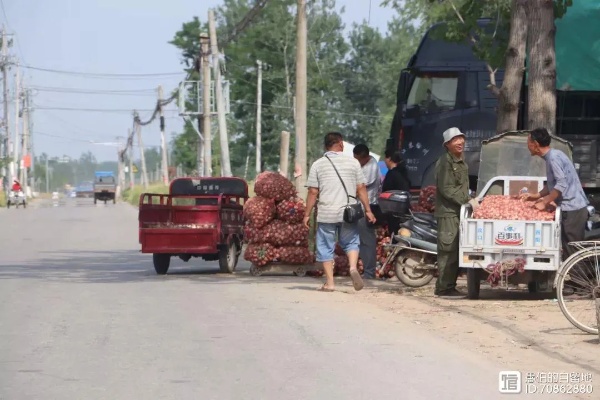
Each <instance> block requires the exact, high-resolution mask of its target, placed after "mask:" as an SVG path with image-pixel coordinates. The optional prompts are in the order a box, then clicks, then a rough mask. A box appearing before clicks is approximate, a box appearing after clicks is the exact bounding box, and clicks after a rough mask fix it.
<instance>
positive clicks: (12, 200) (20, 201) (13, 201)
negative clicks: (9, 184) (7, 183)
mask: <svg viewBox="0 0 600 400" xmlns="http://www.w3.org/2000/svg"><path fill="white" fill-rule="evenodd" d="M11 205H13V206H15V207H16V208H19V206H21V205H22V206H23V208H26V207H27V201H26V200H25V193H23V191H22V190H19V191H16V192H15V191H14V190H11V191H10V192H8V201H7V202H6V208H10V206H11Z"/></svg>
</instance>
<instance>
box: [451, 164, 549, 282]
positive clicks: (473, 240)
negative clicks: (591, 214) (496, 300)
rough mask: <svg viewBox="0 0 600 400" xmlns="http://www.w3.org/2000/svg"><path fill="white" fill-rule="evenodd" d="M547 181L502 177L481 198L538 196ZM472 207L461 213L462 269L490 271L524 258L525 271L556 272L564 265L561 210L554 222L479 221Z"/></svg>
mask: <svg viewBox="0 0 600 400" xmlns="http://www.w3.org/2000/svg"><path fill="white" fill-rule="evenodd" d="M544 180H545V178H544V177H528V176H498V177H494V178H492V179H490V180H489V181H488V182H487V183H486V185H485V187H484V188H483V190H482V191H481V193H480V195H479V198H480V199H482V198H483V197H485V196H486V195H489V194H496V195H505V196H506V195H511V196H512V195H515V194H518V193H519V192H520V191H521V190H527V191H529V192H532V193H537V192H538V191H539V190H541V189H542V187H543V185H544ZM472 214H473V209H472V207H471V205H470V204H466V205H463V206H462V208H461V213H460V245H459V264H460V267H461V268H486V267H487V266H489V265H490V264H495V263H497V262H499V261H502V260H505V259H511V258H512V259H514V258H523V259H524V260H525V262H526V264H525V269H528V270H541V271H556V270H557V269H558V266H559V265H560V261H561V257H560V256H561V240H560V218H561V216H560V209H559V208H557V209H556V210H555V212H554V219H553V220H552V221H535V220H534V221H522V220H497V219H476V218H473V217H472Z"/></svg>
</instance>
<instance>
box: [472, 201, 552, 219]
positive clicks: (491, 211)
mask: <svg viewBox="0 0 600 400" xmlns="http://www.w3.org/2000/svg"><path fill="white" fill-rule="evenodd" d="M533 205H534V202H531V201H522V200H521V199H518V198H513V197H511V196H502V195H488V196H485V197H484V198H483V201H482V202H481V204H480V205H479V207H478V208H477V210H475V212H474V213H473V218H476V219H498V220H515V221H553V220H554V210H543V211H540V210H538V209H536V208H534V207H533Z"/></svg>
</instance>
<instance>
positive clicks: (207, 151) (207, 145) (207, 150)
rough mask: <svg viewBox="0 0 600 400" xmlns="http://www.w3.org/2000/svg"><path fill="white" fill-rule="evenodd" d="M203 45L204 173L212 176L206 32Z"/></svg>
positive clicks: (208, 45)
mask: <svg viewBox="0 0 600 400" xmlns="http://www.w3.org/2000/svg"><path fill="white" fill-rule="evenodd" d="M200 44H201V46H202V59H201V60H200V66H201V68H200V69H201V70H202V124H203V126H202V135H204V175H205V176H212V132H211V126H210V118H211V116H210V81H211V79H210V65H209V63H208V52H209V50H210V38H209V37H208V36H207V34H206V32H204V33H203V34H202V35H201V36H200Z"/></svg>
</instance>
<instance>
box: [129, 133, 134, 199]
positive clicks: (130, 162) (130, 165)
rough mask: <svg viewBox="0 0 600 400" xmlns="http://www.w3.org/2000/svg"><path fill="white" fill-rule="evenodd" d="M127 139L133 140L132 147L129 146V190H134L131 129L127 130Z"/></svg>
mask: <svg viewBox="0 0 600 400" xmlns="http://www.w3.org/2000/svg"><path fill="white" fill-rule="evenodd" d="M127 137H128V138H131V145H130V146H129V189H133V187H134V186H135V174H134V173H133V136H132V133H131V128H129V129H128V130H127Z"/></svg>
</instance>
